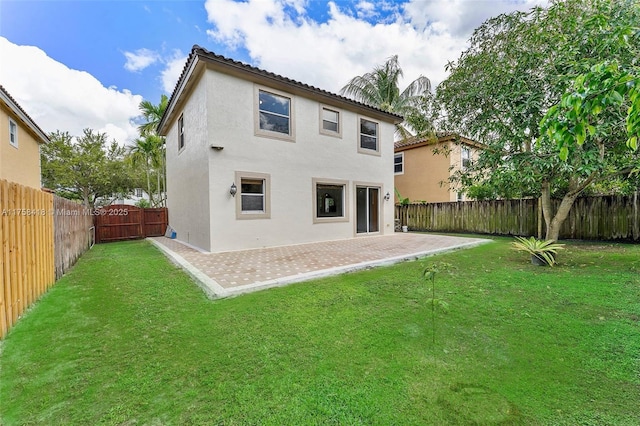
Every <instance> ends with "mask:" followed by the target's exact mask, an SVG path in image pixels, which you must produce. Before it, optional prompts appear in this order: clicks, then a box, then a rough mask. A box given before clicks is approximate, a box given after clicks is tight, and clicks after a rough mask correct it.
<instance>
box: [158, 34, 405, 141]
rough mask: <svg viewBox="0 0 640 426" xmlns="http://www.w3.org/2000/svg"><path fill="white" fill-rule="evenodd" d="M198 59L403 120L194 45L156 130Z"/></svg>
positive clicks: (395, 121) (160, 125) (394, 115)
mask: <svg viewBox="0 0 640 426" xmlns="http://www.w3.org/2000/svg"><path fill="white" fill-rule="evenodd" d="M196 58H198V59H203V60H204V61H206V62H208V63H215V64H218V65H221V66H223V67H225V68H227V69H230V70H236V71H239V72H243V73H245V74H249V75H253V76H255V77H258V78H262V79H267V80H271V81H274V82H278V83H281V84H284V85H286V86H289V87H293V88H296V89H299V90H301V91H303V92H307V93H310V94H315V95H316V96H320V97H323V98H328V99H332V100H334V101H337V102H339V103H341V104H346V105H351V106H352V107H354V108H358V109H365V110H369V111H372V112H375V113H377V114H378V115H383V116H386V117H388V119H389V121H392V122H394V123H400V122H402V121H403V120H404V118H403V117H402V116H401V115H398V114H395V113H391V112H388V111H384V110H382V109H380V108H377V107H373V106H370V105H367V104H364V103H361V102H358V101H354V100H353V99H351V98H347V97H345V96H342V95H337V94H335V93H332V92H329V91H326V90H324V89H320V88H318V87H314V86H311V85H308V84H305V83H302V82H300V81H297V80H293V79H290V78H288V77H284V76H282V75H280V74H275V73H272V72H270V71H266V70H263V69H260V68H257V67H254V66H252V65H248V64H245V63H243V62H240V61H236V60H234V59H230V58H227V57H225V56H222V55H218V54H216V53H214V52H211V51H209V50H207V49H205V48H203V47H200V46H198V45H194V46H193V48H192V49H191V53H190V54H189V57H188V58H187V61H186V63H185V65H184V67H183V69H182V73H181V74H180V78H178V82H177V83H176V86H175V88H174V90H173V93H172V94H171V97H170V98H169V104H168V107H167V111H166V112H165V116H163V117H162V119H161V120H160V123H159V125H158V130H160V129H161V128H162V127H164V125H165V121H166V119H167V114H168V113H169V110H170V109H171V108H172V106H173V105H174V104H175V103H176V102H177V99H176V97H177V96H179V95H180V89H181V87H182V86H183V84H184V83H185V82H184V80H185V79H186V78H187V75H188V74H189V70H190V68H191V66H192V63H193V61H194V60H195V59H196Z"/></svg>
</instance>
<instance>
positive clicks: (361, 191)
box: [356, 186, 380, 234]
mask: <svg viewBox="0 0 640 426" xmlns="http://www.w3.org/2000/svg"><path fill="white" fill-rule="evenodd" d="M378 231H380V188H378V187H370V186H357V187H356V232H357V233H358V234H365V233H370V232H378Z"/></svg>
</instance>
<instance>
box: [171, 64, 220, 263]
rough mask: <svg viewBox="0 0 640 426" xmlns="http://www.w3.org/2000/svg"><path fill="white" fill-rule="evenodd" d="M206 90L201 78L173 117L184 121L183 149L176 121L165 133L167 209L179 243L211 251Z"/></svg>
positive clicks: (203, 80)
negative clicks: (179, 147) (181, 117)
mask: <svg viewBox="0 0 640 426" xmlns="http://www.w3.org/2000/svg"><path fill="white" fill-rule="evenodd" d="M206 87H207V84H206V76H204V77H203V78H201V79H200V80H199V81H198V82H197V84H196V85H195V88H194V90H193V93H192V95H191V96H190V97H189V98H188V101H187V102H186V103H185V105H184V106H182V108H181V110H180V112H179V113H178V115H177V116H176V117H179V116H180V114H183V117H184V128H185V146H184V149H182V150H181V151H178V120H177V118H176V120H175V121H174V122H173V123H172V125H171V128H170V129H169V132H168V133H167V139H166V141H167V142H166V143H167V208H168V210H169V226H171V227H172V228H173V229H174V230H175V231H176V234H177V238H178V239H179V240H180V241H184V242H186V243H189V244H192V245H194V246H196V247H199V248H201V249H204V250H210V248H211V247H210V241H211V231H210V220H209V216H210V212H209V169H208V168H209V162H208V158H207V154H208V153H209V148H208V146H209V144H208V127H207V116H208V111H207V90H206Z"/></svg>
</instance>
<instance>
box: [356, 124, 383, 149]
mask: <svg viewBox="0 0 640 426" xmlns="http://www.w3.org/2000/svg"><path fill="white" fill-rule="evenodd" d="M358 147H359V149H358V151H360V152H364V153H378V152H380V143H379V141H378V123H376V122H375V121H371V120H367V119H365V118H361V119H360V137H359V145H358Z"/></svg>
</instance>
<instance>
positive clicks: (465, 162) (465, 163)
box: [460, 147, 471, 169]
mask: <svg viewBox="0 0 640 426" xmlns="http://www.w3.org/2000/svg"><path fill="white" fill-rule="evenodd" d="M460 156H461V159H462V161H461V164H462V169H466V168H467V167H469V165H470V164H471V150H470V149H469V148H467V147H462V149H461V150H460Z"/></svg>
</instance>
